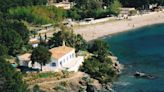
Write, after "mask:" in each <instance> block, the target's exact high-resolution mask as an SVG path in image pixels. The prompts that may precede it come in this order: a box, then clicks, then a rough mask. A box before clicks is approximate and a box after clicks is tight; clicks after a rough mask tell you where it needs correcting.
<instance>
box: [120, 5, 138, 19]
mask: <svg viewBox="0 0 164 92" xmlns="http://www.w3.org/2000/svg"><path fill="white" fill-rule="evenodd" d="M133 13H136V14H137V10H136V9H135V8H129V7H126V8H120V14H119V15H118V17H119V18H120V19H121V18H122V19H126V18H128V16H131V15H135V14H133Z"/></svg>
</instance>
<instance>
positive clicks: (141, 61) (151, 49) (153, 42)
mask: <svg viewBox="0 0 164 92" xmlns="http://www.w3.org/2000/svg"><path fill="white" fill-rule="evenodd" d="M109 30H110V29H109ZM104 40H105V41H107V42H108V44H109V47H110V48H109V49H110V51H112V53H113V54H114V55H115V56H117V57H118V60H119V62H120V63H121V64H123V65H124V69H123V71H122V74H121V75H120V76H119V77H118V79H116V80H115V82H114V83H113V89H114V92H164V24H156V25H149V26H145V27H142V28H138V29H134V30H129V31H127V32H123V33H118V34H113V35H109V36H108V37H106V38H105V39H104ZM135 72H142V73H145V74H148V75H151V76H153V78H150V79H149V78H138V77H135V76H134V74H135Z"/></svg>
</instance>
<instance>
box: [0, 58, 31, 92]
mask: <svg viewBox="0 0 164 92" xmlns="http://www.w3.org/2000/svg"><path fill="white" fill-rule="evenodd" d="M0 74H1V75H0V82H1V83H0V90H1V91H3V92H28V90H27V86H26V84H25V83H24V82H23V81H22V76H21V74H20V73H19V72H17V71H16V70H15V69H14V68H13V67H12V66H11V65H9V63H8V62H7V61H5V60H4V59H2V58H0Z"/></svg>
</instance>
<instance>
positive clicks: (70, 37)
mask: <svg viewBox="0 0 164 92" xmlns="http://www.w3.org/2000/svg"><path fill="white" fill-rule="evenodd" d="M63 41H65V43H66V45H67V46H70V47H74V48H76V51H78V50H85V49H86V48H87V44H86V41H85V40H84V39H83V38H82V36H81V35H76V34H74V33H73V32H72V31H70V30H69V29H63V31H59V32H57V33H54V34H53V37H52V38H51V39H50V40H49V42H48V43H49V46H50V48H52V47H57V46H61V45H62V43H63Z"/></svg>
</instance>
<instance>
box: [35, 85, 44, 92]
mask: <svg viewBox="0 0 164 92" xmlns="http://www.w3.org/2000/svg"><path fill="white" fill-rule="evenodd" d="M33 92H43V91H42V90H41V89H40V87H39V86H38V85H35V86H34V87H33Z"/></svg>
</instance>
